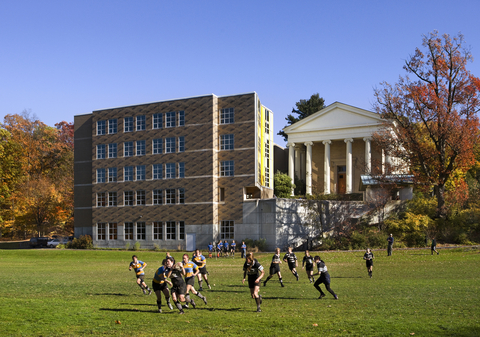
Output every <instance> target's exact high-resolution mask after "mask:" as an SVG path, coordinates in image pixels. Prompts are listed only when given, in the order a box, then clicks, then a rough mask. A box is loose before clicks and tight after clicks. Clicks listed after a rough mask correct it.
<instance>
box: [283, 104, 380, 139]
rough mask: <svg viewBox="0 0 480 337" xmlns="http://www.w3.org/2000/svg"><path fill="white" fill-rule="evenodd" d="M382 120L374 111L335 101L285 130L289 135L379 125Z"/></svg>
mask: <svg viewBox="0 0 480 337" xmlns="http://www.w3.org/2000/svg"><path fill="white" fill-rule="evenodd" d="M380 122H381V118H380V116H379V115H378V114H376V113H374V112H371V111H368V110H364V109H360V108H356V107H353V106H351V105H347V104H343V103H340V102H335V103H333V104H330V105H329V106H327V107H325V108H324V109H322V110H320V111H318V112H316V113H314V114H313V115H310V116H308V117H307V118H304V119H302V120H300V121H298V122H297V123H295V124H292V125H290V126H288V127H286V128H284V129H283V130H284V131H285V133H286V134H287V135H288V134H293V133H295V134H296V133H303V132H312V131H317V132H318V131H322V130H335V129H355V128H358V127H366V126H375V125H379V124H380Z"/></svg>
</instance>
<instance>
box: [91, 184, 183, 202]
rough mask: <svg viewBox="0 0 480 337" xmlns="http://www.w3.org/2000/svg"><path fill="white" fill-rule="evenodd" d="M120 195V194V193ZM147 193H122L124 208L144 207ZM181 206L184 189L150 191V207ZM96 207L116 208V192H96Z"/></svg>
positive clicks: (143, 191) (142, 191)
mask: <svg viewBox="0 0 480 337" xmlns="http://www.w3.org/2000/svg"><path fill="white" fill-rule="evenodd" d="M120 193H121V192H120ZM146 196H147V192H146V191H145V190H138V191H124V192H123V205H124V206H146V205H147V198H146ZM175 204H178V205H182V204H185V189H184V188H178V189H175V188H166V189H165V190H160V189H156V190H153V191H152V205H175ZM96 205H97V207H107V206H108V207H116V206H118V192H98V193H97V202H96Z"/></svg>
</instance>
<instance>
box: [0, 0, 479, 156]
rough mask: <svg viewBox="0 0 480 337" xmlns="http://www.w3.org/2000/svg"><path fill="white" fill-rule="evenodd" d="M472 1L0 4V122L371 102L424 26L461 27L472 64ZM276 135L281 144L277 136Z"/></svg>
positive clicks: (279, 122) (279, 112) (280, 114)
mask: <svg viewBox="0 0 480 337" xmlns="http://www.w3.org/2000/svg"><path fill="white" fill-rule="evenodd" d="M478 13H480V1H478V0H471V1H464V0H458V1H456V2H452V1H438V0H437V1H426V0H425V1H422V0H417V1H410V0H408V1H405V0H404V1H373V0H372V1H359V0H356V1H353V0H352V1H319V0H306V1H278V0H277V1H269V0H268V1H250V0H243V1H225V0H224V1H199V0H197V1H188V0H186V1H160V0H156V1H154V0H143V1H142V0H140V1H131V0H130V1H122V0H117V1H110V0H101V1H99V0H96V1H90V0H83V1H73V0H72V1H65V0H62V1H48V0H46V1H37V0H35V1H24V0H15V1H3V2H2V3H1V4H0V46H1V49H0V118H2V120H3V116H5V115H6V114H15V113H21V112H22V111H23V110H25V109H27V110H30V111H31V113H32V114H35V115H36V116H37V117H38V118H39V119H40V120H41V121H43V122H44V123H46V124H48V125H54V124H55V123H56V122H59V121H62V120H66V121H67V122H73V116H74V115H80V114H85V113H90V112H92V111H93V110H98V109H104V108H109V107H115V106H123V105H133V104H140V103H147V102H154V101H162V100H169V99H175V98H182V97H190V96H199V95H205V94H211V93H213V94H216V95H219V96H221V95H231V94H238V93H244V92H252V91H256V92H257V93H258V95H259V97H260V100H261V102H262V103H263V104H264V105H265V106H267V107H268V108H270V109H271V110H272V111H273V112H274V116H275V119H274V128H275V133H276V132H278V130H280V129H282V128H283V127H284V126H285V123H286V121H285V116H286V115H287V114H289V113H291V110H292V107H293V106H294V104H295V102H297V101H298V100H300V99H303V98H304V99H306V98H309V97H310V96H311V95H312V94H313V93H317V92H318V93H319V94H320V96H321V97H323V98H324V99H325V101H326V104H327V105H328V104H331V103H333V102H335V101H339V102H343V103H346V104H350V105H353V106H357V107H360V108H364V109H368V110H371V109H372V104H373V102H374V96H373V89H374V88H375V87H376V86H378V85H379V83H381V82H382V81H387V82H390V83H395V82H396V81H397V80H398V77H399V75H404V74H405V73H404V71H403V69H402V66H403V63H404V61H405V60H406V59H407V58H408V56H409V55H411V54H413V53H414V50H415V48H416V47H420V46H421V42H422V34H427V33H429V32H431V31H433V30H435V29H436V30H438V31H439V33H441V34H443V33H448V34H450V35H456V34H457V33H458V32H462V34H463V35H464V36H465V40H466V42H467V45H468V46H470V47H471V51H472V54H473V56H474V57H475V56H477V58H478V61H476V62H473V63H471V64H469V66H468V69H469V70H470V71H471V72H472V73H473V74H474V75H476V76H477V77H480V29H479V28H480V24H479V23H478V22H479V21H478ZM275 142H276V143H277V144H279V145H282V146H283V145H285V143H284V141H283V138H281V137H279V136H276V138H275Z"/></svg>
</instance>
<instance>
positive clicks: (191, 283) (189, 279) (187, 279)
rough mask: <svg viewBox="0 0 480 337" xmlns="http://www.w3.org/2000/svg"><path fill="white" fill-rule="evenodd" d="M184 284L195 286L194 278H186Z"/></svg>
mask: <svg viewBox="0 0 480 337" xmlns="http://www.w3.org/2000/svg"><path fill="white" fill-rule="evenodd" d="M185 283H186V284H189V285H191V286H192V287H193V286H194V285H195V277H193V276H192V277H189V278H186V279H185Z"/></svg>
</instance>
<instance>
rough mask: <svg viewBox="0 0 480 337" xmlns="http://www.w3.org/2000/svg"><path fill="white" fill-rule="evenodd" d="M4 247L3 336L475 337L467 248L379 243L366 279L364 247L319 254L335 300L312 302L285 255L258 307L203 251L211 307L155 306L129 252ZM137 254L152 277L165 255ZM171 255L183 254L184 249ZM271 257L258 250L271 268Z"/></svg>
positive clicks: (229, 262)
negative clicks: (389, 248)
mask: <svg viewBox="0 0 480 337" xmlns="http://www.w3.org/2000/svg"><path fill="white" fill-rule="evenodd" d="M0 253H1V254H0V268H1V273H0V284H1V288H0V336H76V335H82V336H84V335H94V336H96V335H103V336H187V335H188V336H192V337H193V336H207V335H208V336H224V337H226V336H232V335H234V336H312V335H323V336H337V335H338V336H347V335H352V336H410V335H412V334H415V336H480V305H479V299H480V251H479V250H478V249H474V248H461V249H460V248H459V249H450V250H441V251H440V255H438V256H437V255H434V256H432V255H430V251H429V250H402V251H394V253H393V256H391V257H387V256H386V252H384V251H380V252H374V253H375V265H374V269H373V278H372V279H370V278H368V275H367V271H366V268H365V263H364V261H363V260H362V256H363V252H328V253H322V254H320V255H321V257H322V259H323V260H324V261H325V262H326V264H327V266H328V269H329V272H330V275H331V277H332V280H331V281H332V283H331V287H332V289H333V290H334V291H335V292H336V293H337V294H338V296H339V300H338V301H335V300H334V299H333V297H332V296H331V295H330V294H329V293H327V296H326V297H325V298H323V299H321V300H318V299H317V298H318V295H319V294H318V292H317V291H316V290H315V288H314V287H313V286H312V285H311V284H310V283H309V282H308V280H307V277H306V275H305V272H304V271H303V270H301V267H300V268H299V269H300V281H298V282H297V281H296V280H295V278H294V276H293V275H292V274H291V273H290V272H289V271H288V268H287V266H286V265H285V264H282V274H283V279H284V282H285V287H284V288H281V287H280V284H279V282H278V278H277V277H274V278H273V279H272V280H270V281H269V283H268V284H267V286H266V287H263V286H262V287H261V290H260V291H261V294H262V296H263V305H262V312H261V313H256V312H255V310H256V305H255V302H254V300H253V299H251V298H250V295H249V289H248V286H247V285H242V283H241V280H242V277H243V272H242V266H243V261H242V260H241V259H240V257H239V254H237V257H236V258H235V259H232V258H221V259H208V263H207V269H208V270H209V272H210V276H209V277H210V280H211V283H212V284H215V286H214V287H213V289H212V290H205V291H204V292H203V294H204V295H206V296H207V298H208V306H205V305H204V304H203V303H202V301H200V300H199V299H198V300H197V301H196V302H197V309H186V313H185V315H179V314H178V310H176V309H175V310H173V311H170V310H169V309H168V308H167V307H166V306H164V307H163V314H159V313H157V312H156V311H157V310H156V309H157V307H156V302H155V301H156V297H155V295H154V294H152V295H151V296H145V295H143V294H142V292H141V290H140V288H139V287H138V286H137V285H136V284H135V277H134V273H133V272H129V271H128V264H129V263H130V261H131V255H132V252H127V251H103V250H92V251H82V250H75V251H74V250H54V249H43V250H1V251H0ZM136 254H137V255H138V257H139V259H140V260H142V261H145V262H147V264H148V266H147V268H146V274H147V283H148V285H149V286H150V285H151V278H152V277H153V273H154V272H155V270H156V268H158V266H159V263H160V261H161V260H162V259H163V258H164V256H165V253H159V252H153V251H140V252H136ZM172 255H173V256H174V257H175V258H176V259H177V261H179V260H180V257H181V255H182V254H181V253H173V254H172ZM312 255H316V254H315V253H313V254H312ZM271 256H272V253H268V254H258V256H256V257H257V258H258V260H259V261H260V262H261V263H262V264H263V266H264V267H265V268H266V269H267V274H268V267H269V265H270V259H271ZM297 257H299V260H300V261H301V259H302V258H303V253H300V252H298V253H297ZM300 265H301V264H300ZM204 288H205V287H204ZM322 288H324V287H323V285H322ZM194 298H195V299H197V298H196V297H194ZM163 303H164V304H165V300H163ZM116 321H118V322H119V323H116Z"/></svg>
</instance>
